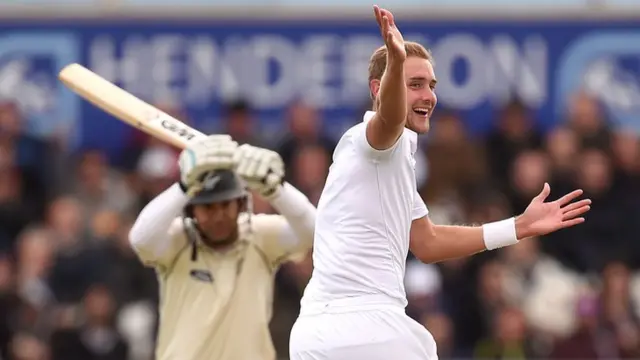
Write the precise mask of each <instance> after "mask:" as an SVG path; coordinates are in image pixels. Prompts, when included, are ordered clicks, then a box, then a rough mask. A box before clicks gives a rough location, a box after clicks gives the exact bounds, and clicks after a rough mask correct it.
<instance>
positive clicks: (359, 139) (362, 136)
mask: <svg viewBox="0 0 640 360" xmlns="http://www.w3.org/2000/svg"><path fill="white" fill-rule="evenodd" d="M352 131H353V132H352V134H351V136H352V139H353V142H354V145H355V148H356V149H357V151H358V152H359V153H360V154H362V155H364V156H365V157H366V158H368V159H372V160H377V161H384V160H388V159H390V158H391V157H393V155H394V154H396V153H398V151H397V150H398V148H400V146H401V144H402V139H403V137H404V134H403V135H401V136H400V137H398V140H396V142H395V144H393V146H391V147H390V148H388V149H385V150H377V149H374V148H373V147H372V146H371V144H369V140H367V123H361V124H358V125H356V126H355V127H353V128H352Z"/></svg>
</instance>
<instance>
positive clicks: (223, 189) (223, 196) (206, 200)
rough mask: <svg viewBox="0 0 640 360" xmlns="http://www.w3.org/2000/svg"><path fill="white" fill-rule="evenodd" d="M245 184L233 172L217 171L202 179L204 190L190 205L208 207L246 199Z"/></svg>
mask: <svg viewBox="0 0 640 360" xmlns="http://www.w3.org/2000/svg"><path fill="white" fill-rule="evenodd" d="M246 198H247V190H246V188H245V184H244V182H243V181H242V179H240V178H239V177H238V176H237V175H236V174H235V173H234V172H233V171H232V170H216V171H212V172H209V173H207V174H206V175H205V176H204V178H203V179H202V190H200V191H199V192H197V193H196V194H195V195H194V196H193V197H192V198H191V199H190V200H189V203H188V205H191V206H193V205H206V204H212V203H217V202H223V201H230V200H235V199H239V200H242V199H246Z"/></svg>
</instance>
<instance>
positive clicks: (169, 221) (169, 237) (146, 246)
mask: <svg viewBox="0 0 640 360" xmlns="http://www.w3.org/2000/svg"><path fill="white" fill-rule="evenodd" d="M188 201H189V198H188V197H187V195H185V193H184V191H183V190H182V189H181V188H180V185H179V184H174V185H172V186H171V187H169V188H168V189H167V190H165V191H164V192H162V193H161V194H160V195H158V196H157V197H156V198H155V199H153V200H151V202H149V204H147V206H145V207H144V209H142V211H141V212H140V215H138V218H137V219H136V222H135V223H134V224H133V226H132V227H131V231H130V232H129V241H130V243H131V246H132V247H133V249H134V250H135V251H136V253H137V254H138V256H139V257H140V259H141V260H142V262H144V263H145V264H147V265H154V266H155V265H162V264H166V263H168V262H170V261H171V259H172V258H173V256H175V254H176V253H177V252H178V251H180V248H182V246H184V245H185V244H186V243H185V239H184V237H183V236H182V224H181V223H180V221H179V219H178V220H176V219H177V218H178V217H179V216H180V215H181V214H182V211H183V209H184V207H185V206H186V205H187V202H188Z"/></svg>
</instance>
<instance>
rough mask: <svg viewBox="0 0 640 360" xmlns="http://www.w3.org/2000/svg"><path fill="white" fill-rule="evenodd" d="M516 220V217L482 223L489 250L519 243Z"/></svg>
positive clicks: (486, 245)
mask: <svg viewBox="0 0 640 360" xmlns="http://www.w3.org/2000/svg"><path fill="white" fill-rule="evenodd" d="M515 220H516V219H515V218H509V219H506V220H501V221H496V222H492V223H488V224H484V225H482V235H483V236H484V245H485V247H486V248H487V250H494V249H498V248H501V247H505V246H509V245H514V244H517V243H518V237H517V236H516V221H515Z"/></svg>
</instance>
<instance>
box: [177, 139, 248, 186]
mask: <svg viewBox="0 0 640 360" xmlns="http://www.w3.org/2000/svg"><path fill="white" fill-rule="evenodd" d="M237 149H238V143H237V142H235V141H233V140H232V139H231V136H229V135H211V136H208V137H206V138H203V139H201V140H197V141H194V142H192V143H190V144H189V145H188V146H187V147H186V148H185V149H184V150H183V151H182V152H181V153H180V157H179V158H178V166H179V167H180V186H181V187H182V189H183V190H185V192H186V193H187V195H190V196H193V195H194V194H196V193H197V192H198V191H200V190H201V189H202V180H203V179H204V177H205V176H206V174H207V173H209V172H211V171H215V170H222V169H232V168H233V167H234V165H235V163H234V159H233V157H234V155H235V153H236V150H237Z"/></svg>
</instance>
